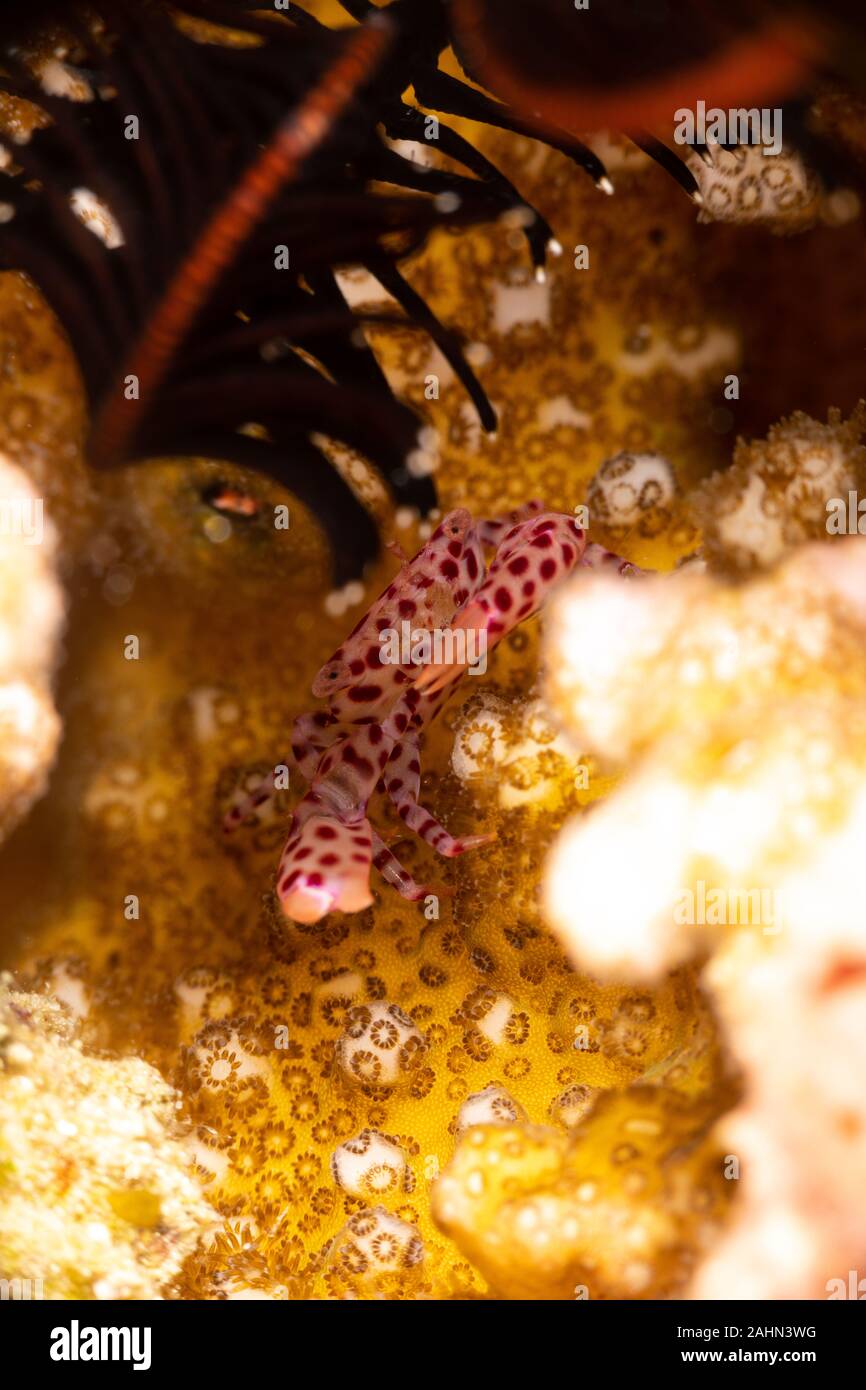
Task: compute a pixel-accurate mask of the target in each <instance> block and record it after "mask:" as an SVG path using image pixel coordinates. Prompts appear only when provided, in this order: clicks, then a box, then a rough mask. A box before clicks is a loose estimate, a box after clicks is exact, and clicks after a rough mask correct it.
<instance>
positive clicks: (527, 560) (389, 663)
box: [225, 501, 638, 923]
mask: <svg viewBox="0 0 866 1390" xmlns="http://www.w3.org/2000/svg"><path fill="white" fill-rule="evenodd" d="M485 547H486V548H488V549H492V550H493V551H494V554H493V558H492V560H491V563H490V568H489V569H486V568H485V560H484V550H485ZM578 565H582V566H589V567H592V568H597V567H599V566H602V565H604V566H611V567H615V568H617V569H618V570H619V572H620V573H622V574H634V573H638V571H637V570H636V567H635V566H633V565H631V564H629V563H628V561H625V560H620V559H619V557H618V556H616V555H613V554H612V553H611V552H610V551H607V550H604V549H603V547H602V546H599V545H588V544H587V540H586V533H585V531H584V530H583V528H582V527H581V526H579V525H578V523H577V521H576V519H575V517H573V516H569V515H567V514H565V513H562V512H546V511H544V510H543V504H542V503H541V502H538V501H534V502H528V503H527V504H526V505H525V506H523V507H521V508H519V509H518V510H517V511H514V512H509V513H508V514H507V515H504V516H499V517H494V518H492V519H490V520H487V521H479V522H474V521H473V519H472V517H471V515H470V513H469V512H468V511H466V510H464V509H462V508H460V509H458V510H456V511H452V512H449V513H448V515H447V516H446V517H445V518H444V520H443V521H442V522H441V524H440V525H439V526H438V527H437V529H436V530H435V531H434V533H433V535H432V536H431V537H430V539H429V541H427V543H426V544H425V545H424V546H422V548H421V549H420V550H419V551H418V553H417V555H415V556H414V557H413V558H412V559H406V558H403V564H402V567H401V569H400V570H399V572H398V573H397V575H396V576H395V577H394V579H393V580H392V581H391V583H390V584H389V585H388V587H387V589H385V590H384V592H383V593H382V594H380V596H379V598H378V599H376V601H375V603H374V604H373V605H372V607H371V608H370V609H369V610H368V611H367V612H366V613H365V614H364V616H363V617H362V618H361V620H360V622H359V623H358V624H357V625H356V627H355V628H354V629H353V631H352V632H351V633H350V635H349V636H348V638H347V639H346V640H345V641H344V642H343V643H342V645H341V646H340V647H338V649H337V650H336V651H335V652H334V654H333V656H332V657H331V658H330V660H329V661H326V662H325V664H324V666H323V667H322V668H321V670H320V671H319V673H318V675H317V676H316V678H315V680H314V681H313V686H312V692H313V695H315V696H316V697H318V698H322V699H324V700H325V701H326V702H327V704H326V708H325V709H320V710H316V711H314V712H311V713H307V714H302V715H300V717H299V718H298V719H296V720H295V723H294V726H293V731H292V753H293V755H294V758H295V761H296V762H297V764H298V767H299V768H300V771H301V773H302V774H303V776H304V778H305V779H306V780H307V781H308V782H309V790H308V791H307V792H306V794H305V796H304V797H303V798H302V799H301V801H300V802H299V803H298V805H297V806H296V808H295V811H294V814H293V816H292V820H291V824H290V826H289V834H288V839H287V840H286V843H285V846H284V848H283V852H282V856H281V859H280V865H279V870H278V873H277V895H278V898H279V901H280V904H281V906H282V910H283V912H284V913H285V914H286V916H287V917H289V918H291V919H292V920H294V921H296V922H303V923H309V922H317V921H319V919H320V918H321V917H324V916H325V914H326V913H328V912H332V911H334V910H339V911H342V912H358V911H360V909H361V908H364V907H367V906H368V905H369V904H370V903H371V902H372V901H373V899H372V894H371V892H370V867H371V865H375V866H376V868H377V869H378V870H379V872H380V874H381V875H382V877H383V878H384V879H386V880H387V882H388V883H390V884H392V885H393V886H394V887H395V888H396V889H397V891H398V892H399V893H401V894H402V895H403V897H405V898H409V899H410V900H413V901H417V900H420V899H422V898H424V897H426V896H427V894H429V893H431V892H441V891H442V889H434V888H431V887H424V886H422V885H421V884H418V883H416V882H415V880H414V879H413V878H412V877H411V876H410V875H409V874H408V873H407V872H406V870H405V869H403V868H402V867H401V865H400V864H399V862H398V860H397V859H396V858H395V857H394V855H393V854H392V853H391V851H390V849H389V848H388V846H387V845H386V844H385V843H384V841H383V840H382V839H381V838H380V836H379V835H378V834H377V833H376V831H375V830H374V829H373V827H372V826H371V824H370V822H369V820H368V818H367V804H368V802H369V800H370V797H371V796H372V795H373V792H374V791H376V790H384V791H385V793H386V794H387V795H388V796H389V797H390V798H391V801H392V802H393V803H394V806H395V807H396V809H397V812H398V814H399V815H400V817H401V818H402V820H403V821H404V822H405V823H406V825H407V826H409V828H410V829H411V830H414V831H415V832H416V834H418V835H420V836H421V838H422V839H424V840H426V841H427V843H428V844H429V845H432V847H433V849H435V850H436V851H437V852H438V853H439V854H441V855H444V856H446V857H449V858H450V857H452V856H453V855H457V854H463V853H464V851H465V850H468V849H475V848H476V847H477V846H479V845H483V844H485V843H487V842H488V841H489V840H491V839H493V838H494V837H493V836H492V835H468V836H463V837H460V838H455V837H454V836H453V835H451V834H449V832H448V831H447V830H446V829H445V827H444V826H443V825H441V824H440V823H439V821H437V820H436V818H435V817H434V816H433V815H431V813H430V812H429V811H428V810H426V808H425V807H424V806H422V805H421V804H420V802H419V801H418V791H419V786H420V780H421V760H420V739H421V735H422V733H423V731H424V729H425V727H426V726H427V724H428V723H429V722H430V720H432V719H433V718H434V716H435V715H436V714H437V713H438V711H439V710H440V708H441V707H442V705H443V704H444V702H445V700H446V699H447V698H448V695H449V694H450V688H451V684H452V682H453V681H454V680H456V679H457V677H458V676H461V675H463V673H464V672H465V671H466V669H467V668H468V667H469V666H470V665H471V664H472V662H473V660H474V659H477V657H478V654H479V653H481V654H482V656H486V652H487V650H488V648H489V647H490V646H494V645H495V644H496V643H497V642H499V641H501V640H502V638H503V637H504V636H506V634H507V633H509V632H510V631H511V630H512V629H513V628H514V627H516V626H517V624H518V623H521V622H523V620H524V619H525V618H529V617H530V616H531V615H532V614H533V613H536V612H537V611H538V609H539V608H540V607H541V606H542V604H543V603H544V602H545V601H546V599H547V596H548V594H549V592H550V590H551V588H552V587H553V586H554V585H555V584H557V583H559V581H561V580H562V579H563V578H564V577H565V576H566V575H567V574H569V573H570V572H571V570H573V569H574V568H575V567H576V566H578ZM400 633H403V634H404V635H407V636H409V635H410V634H411V635H410V640H409V641H405V640H404V641H403V642H402V644H401V643H400V641H399V640H395V638H397V639H398V638H399V634H400ZM473 653H474V656H473ZM419 668H420V669H419ZM274 789H275V777H274V775H271V776H270V777H269V778H267V779H266V780H265V781H264V782H263V783H261V784H260V785H259V786H258V787H257V788H256V789H255V790H254V791H253V792H252V793H251V795H250V796H248V797H247V798H246V800H244V801H243V802H241V803H240V804H239V805H236V806H234V807H233V808H232V809H231V810H230V811H229V813H228V815H227V817H226V821H225V829H226V831H227V832H229V831H231V830H233V829H235V828H236V827H237V826H238V825H240V824H241V823H242V822H243V821H244V820H246V819H247V818H248V817H249V816H250V815H251V814H252V813H253V812H255V811H257V810H258V809H259V807H261V806H262V805H263V803H264V802H265V801H267V800H268V799H269V798H270V797H271V796H272V795H273V793H274Z"/></svg>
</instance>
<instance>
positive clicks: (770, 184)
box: [686, 144, 823, 233]
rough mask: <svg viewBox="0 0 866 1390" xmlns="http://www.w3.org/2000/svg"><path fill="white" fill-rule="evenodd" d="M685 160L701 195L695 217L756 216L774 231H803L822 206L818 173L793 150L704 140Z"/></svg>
mask: <svg viewBox="0 0 866 1390" xmlns="http://www.w3.org/2000/svg"><path fill="white" fill-rule="evenodd" d="M686 165H687V167H688V168H689V169H690V171H691V172H692V174H693V175H694V177H695V180H696V182H697V185H698V189H699V191H700V195H701V199H702V207H701V211H700V214H699V217H698V220H699V221H700V222H738V223H741V224H744V223H749V222H755V223H759V224H760V225H761V226H762V227H765V228H766V229H767V230H768V231H771V232H777V233H792V232H802V231H805V230H806V228H808V227H811V226H812V225H813V224H814V223H815V222H816V221H817V219H818V216H819V214H820V211H821V203H822V197H823V189H822V187H821V182H820V179H819V178H818V177H817V175H816V174H815V173H813V172H812V170H811V169H810V168H809V166H808V165H807V164H806V163H805V162H804V161H803V159H801V157H800V155H799V154H797V153H796V152H795V151H794V150H790V149H782V150H781V151H780V152H779V153H778V154H765V153H764V148H763V146H762V145H739V146H738V147H737V148H736V149H733V150H726V149H723V148H722V147H721V146H720V145H714V144H709V145H708V146H707V152H706V156H705V157H702V156H701V155H699V154H697V153H696V152H692V153H690V154H689V155H688V157H687V159H686Z"/></svg>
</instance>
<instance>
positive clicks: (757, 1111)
mask: <svg viewBox="0 0 866 1390" xmlns="http://www.w3.org/2000/svg"><path fill="white" fill-rule="evenodd" d="M864 593H866V542H864V541H862V540H860V539H859V538H854V539H849V540H845V541H840V542H839V543H838V544H836V545H833V546H830V545H826V544H823V545H807V546H802V547H800V548H798V549H796V550H795V551H794V552H793V554H792V555H791V556H790V557H789V558H787V559H786V560H785V561H784V563H782V564H781V565H779V566H778V567H777V568H776V569H775V570H774V571H773V572H772V573H771V574H769V575H758V576H757V577H755V578H753V579H751V580H750V581H748V582H745V583H742V584H739V585H737V586H729V585H728V584H726V583H725V582H723V581H720V580H719V579H715V578H712V577H710V576H701V575H697V574H693V573H688V572H681V573H679V574H677V575H675V576H673V577H670V578H667V579H665V580H645V581H642V582H641V583H640V584H637V585H632V586H629V587H628V589H627V590H624V588H623V586H619V587H617V586H616V585H615V584H613V583H612V582H611V581H610V580H607V579H605V578H604V577H597V578H596V579H595V580H594V581H593V586H592V587H591V588H590V587H588V586H582V588H581V590H580V591H578V590H577V589H576V588H573V589H572V591H571V592H570V593H567V594H564V595H563V596H562V598H561V599H560V606H559V612H558V615H557V614H555V615H554V620H553V627H552V632H551V665H552V669H553V670H554V672H555V674H554V677H553V691H554V697H555V699H556V701H557V704H558V707H559V709H560V711H561V713H562V715H563V718H564V719H565V721H566V723H567V725H568V727H569V729H570V731H571V733H572V735H573V736H574V737H575V738H576V739H578V740H580V741H581V742H582V744H584V745H587V746H589V747H590V748H592V749H594V750H595V751H596V752H598V753H604V754H606V755H607V756H608V757H613V758H615V759H629V760H631V761H632V766H633V770H632V771H631V773H630V775H629V776H628V777H627V778H626V779H625V780H624V781H623V783H622V785H621V786H620V787H619V788H618V789H617V791H616V792H615V793H614V795H613V796H612V797H611V798H610V799H609V800H608V801H607V803H606V804H605V805H604V806H603V807H601V808H600V809H599V810H598V811H597V812H596V813H595V814H594V816H593V817H592V818H591V819H590V820H589V821H588V822H587V823H585V824H581V823H580V822H574V823H573V824H572V825H571V826H570V827H568V828H567V829H566V831H565V832H564V834H563V836H562V837H561V839H560V841H559V843H558V845H557V847H556V849H555V852H554V855H553V859H552V863H551V866H550V871H549V875H548V878H547V883H546V889H545V893H546V907H547V915H548V920H550V921H551V923H552V924H553V925H554V926H555V927H556V929H557V930H558V932H559V933H560V935H561V937H562V939H563V940H564V941H565V942H566V943H567V944H568V947H569V950H570V953H571V955H572V958H573V959H574V960H575V962H576V963H577V965H578V966H579V967H580V968H582V969H587V968H588V969H592V970H593V971H596V972H598V973H599V974H601V975H603V976H605V977H607V976H611V977H613V978H616V979H620V980H621V979H623V978H631V979H641V980H643V981H645V982H646V983H650V982H652V981H653V980H656V979H658V978H664V973H665V971H666V970H668V969H669V968H670V966H671V965H672V964H680V963H682V962H683V961H684V960H687V959H689V958H690V957H692V956H698V957H699V958H701V959H704V958H705V957H706V955H707V953H708V952H714V954H713V955H712V959H711V961H710V963H709V965H708V966H707V967H706V969H705V970H704V972H703V976H702V979H703V983H704V985H705V986H706V987H707V988H708V989H709V991H710V994H711V997H712V1000H713V1005H714V1008H715V1011H716V1012H717V1014H718V1016H719V1018H720V1020H721V1023H722V1026H723V1029H724V1036H725V1038H726V1040H727V1045H728V1047H729V1049H730V1052H731V1053H732V1055H733V1058H734V1060H735V1062H736V1064H737V1065H738V1067H739V1068H740V1069H741V1070H742V1072H743V1075H744V1078H745V1081H744V1084H745V1095H744V1100H743V1103H742V1105H741V1106H740V1107H738V1108H737V1109H736V1110H734V1111H733V1112H732V1113H731V1115H730V1116H729V1117H726V1118H725V1119H724V1120H722V1121H721V1122H720V1127H719V1138H720V1141H721V1142H722V1143H723V1144H724V1146H725V1147H726V1149H727V1150H728V1155H729V1158H730V1159H731V1160H733V1161H734V1162H735V1163H736V1165H737V1170H736V1172H735V1173H734V1176H736V1177H740V1169H741V1170H742V1177H741V1181H740V1187H741V1195H739V1200H738V1202H737V1203H736V1204H735V1207H734V1220H733V1223H732V1225H731V1227H730V1230H729V1233H727V1234H726V1235H725V1236H724V1237H723V1238H722V1239H721V1241H720V1242H719V1244H718V1245H717V1246H716V1247H715V1249H714V1250H713V1252H712V1253H711V1255H710V1256H709V1257H708V1260H707V1262H706V1263H705V1264H704V1265H703V1266H702V1268H701V1270H700V1271H699V1273H698V1274H697V1276H696V1280H695V1283H694V1286H693V1290H692V1292H693V1295H694V1296H696V1297H725V1298H732V1297H733V1298H818V1297H823V1296H825V1294H826V1293H827V1292H829V1291H830V1290H831V1288H832V1287H833V1283H832V1281H833V1280H837V1279H843V1280H844V1278H845V1277H846V1272H847V1270H848V1269H849V1268H853V1267H856V1264H857V1261H858V1259H859V1258H860V1256H861V1254H862V1249H863V1244H864V1240H866V1227H864V1223H863V1218H862V1203H861V1200H860V1195H859V1191H858V1177H857V1175H858V1174H859V1173H862V1171H863V1165H864V1162H866V1149H864V1138H863V1136H864V1134H866V1110H864V1105H863V1097H862V1091H861V1088H860V1086H859V1082H858V1079H857V1078H858V1076H860V1074H861V1067H862V1061H863V1055H864V1054H863V1049H864V1037H863V1028H862V1018H863V1006H864V1002H866V993H864V990H866V984H864V981H866V918H864V915H863V912H862V905H861V900H860V895H859V894H858V893H857V892H856V891H853V892H852V891H851V865H852V864H854V863H856V862H857V856H858V853H859V851H858V848H857V847H858V846H859V845H860V844H861V843H862V837H863V835H864V833H866V794H864V790H863V788H864V785H866V659H864V651H866V641H864V639H866V602H864V598H863V595H864ZM600 624H602V625H604V626H605V627H606V628H607V629H608V631H614V630H615V632H616V640H613V641H611V642H609V643H608V647H607V650H606V653H605V656H604V659H603V660H597V659H596V658H595V654H594V648H593V646H592V642H591V638H592V635H593V634H594V633H597V631H598V630H599V625H600ZM623 863H627V864H628V865H629V873H628V874H627V875H625V874H622V872H621V869H620V866H621V865H622V864H623ZM840 1058H844V1059H845V1060H844V1064H842V1065H840V1062H839V1059H840ZM807 1149H808V1153H809V1161H808V1163H803V1161H802V1156H803V1153H804V1152H805V1151H806V1150H807Z"/></svg>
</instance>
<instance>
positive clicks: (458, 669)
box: [414, 598, 490, 695]
mask: <svg viewBox="0 0 866 1390" xmlns="http://www.w3.org/2000/svg"><path fill="white" fill-rule="evenodd" d="M489 621H490V615H489V613H488V612H487V611H486V610H485V607H484V605H483V602H479V599H478V598H475V599H473V601H472V602H471V603H470V604H469V606H468V607H467V608H464V610H463V612H462V613H460V614H458V616H457V617H456V618H455V619H454V622H453V623H452V624H451V627H450V629H449V634H448V636H449V640H450V643H451V651H450V653H449V655H451V656H456V655H458V654H462V655H460V656H459V657H458V659H457V660H452V661H431V662H430V664H429V665H428V666H425V667H424V669H423V670H422V671H421V672H420V674H419V675H418V676H417V677H416V679H415V682H414V685H415V689H416V690H421V691H423V692H424V694H425V695H435V694H436V692H437V691H438V690H444V688H445V686H446V685H448V684H450V682H451V681H456V680H458V679H459V677H460V676H462V675H463V672H464V671H466V670H468V669H469V667H470V666H473V667H474V666H476V665H478V664H479V656H481V657H482V659H483V665H481V667H480V669H481V670H484V669H486V665H487V661H486V658H487V645H488V643H487V634H488V627H489ZM458 634H465V636H464V637H463V638H462V640H461V638H460V637H458ZM470 634H471V636H470ZM472 638H474V639H475V640H474V644H473V643H472ZM470 647H473V651H470Z"/></svg>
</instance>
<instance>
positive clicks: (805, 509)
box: [689, 403, 866, 574]
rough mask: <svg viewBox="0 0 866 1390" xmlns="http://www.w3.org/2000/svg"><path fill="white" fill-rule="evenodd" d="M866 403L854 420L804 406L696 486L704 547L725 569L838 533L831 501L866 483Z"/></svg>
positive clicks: (762, 564)
mask: <svg viewBox="0 0 866 1390" xmlns="http://www.w3.org/2000/svg"><path fill="white" fill-rule="evenodd" d="M864 427H866V406H864V405H863V404H862V403H861V404H860V405H859V406H858V407H857V409H856V410H855V411H854V412H853V414H852V415H851V416H850V418H849V419H847V420H843V419H842V417H841V414H840V412H839V411H838V410H831V411H830V412H829V414H828V417H827V423H826V425H822V424H820V423H819V422H818V421H817V420H812V419H810V418H809V416H808V415H803V414H802V413H800V412H798V413H797V414H794V415H792V416H790V418H789V419H787V420H781V421H780V422H779V423H778V424H777V425H774V426H773V427H772V429H771V430H770V432H769V434H768V435H767V438H766V439H761V440H752V441H751V442H746V441H745V440H742V439H741V440H738V441H737V445H736V448H735V449H734V458H733V463H732V464H731V466H730V467H729V468H727V469H725V470H723V471H720V472H718V473H714V474H713V475H712V477H710V478H707V479H706V481H705V482H703V483H701V484H700V486H699V487H697V488H696V489H695V491H694V492H693V494H692V495H691V497H690V499H689V500H690V503H691V505H692V507H693V510H694V514H695V521H696V524H697V525H699V526H700V527H701V529H702V531H703V540H704V553H705V556H706V559H707V561H708V563H709V565H710V566H711V568H712V569H714V570H716V571H718V572H719V573H728V574H748V573H752V572H754V571H755V570H760V569H766V568H769V567H770V566H771V565H773V564H775V563H776V561H777V560H778V559H779V558H780V557H781V556H782V555H784V553H785V551H786V550H789V549H790V548H791V547H792V546H795V545H798V544H801V543H802V542H803V541H806V540H820V539H823V538H826V537H827V535H828V534H832V532H831V531H830V528H829V527H828V519H829V509H828V503H830V502H831V501H832V500H833V499H835V498H841V499H842V500H843V501H844V502H845V504H846V506H847V501H848V493H849V491H855V492H856V491H860V492H862V491H863V490H864V488H866V448H864V447H863V445H862V444H861V443H860V439H861V436H862V434H863V430H864Z"/></svg>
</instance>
